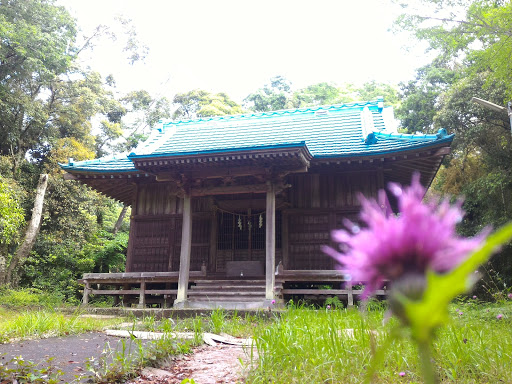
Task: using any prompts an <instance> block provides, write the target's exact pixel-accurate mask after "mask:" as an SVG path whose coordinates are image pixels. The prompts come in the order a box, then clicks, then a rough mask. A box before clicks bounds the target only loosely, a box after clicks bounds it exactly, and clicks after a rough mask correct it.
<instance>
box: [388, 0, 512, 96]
mask: <svg viewBox="0 0 512 384" xmlns="http://www.w3.org/2000/svg"><path fill="white" fill-rule="evenodd" d="M415 4H418V5H419V6H417V7H411V6H410V4H401V5H402V7H403V9H404V10H405V12H404V13H403V14H402V15H401V16H400V17H399V18H398V19H397V21H396V22H395V27H396V29H398V30H406V31H410V32H412V33H413V34H414V36H415V37H416V38H417V39H418V40H422V41H426V42H427V43H428V44H429V47H430V49H433V50H436V51H437V52H439V53H440V54H442V55H443V56H444V57H446V58H449V59H450V60H451V61H452V63H454V64H464V65H465V66H466V67H467V69H468V74H470V75H477V74H478V73H482V72H486V73H488V78H487V81H486V82H485V84H484V85H485V86H486V87H488V86H490V85H492V84H497V83H501V84H503V86H504V87H505V89H506V91H505V94H504V100H502V102H505V101H509V100H510V98H512V82H511V81H510V77H511V74H512V60H510V58H511V57H512V39H511V37H512V3H511V2H510V1H505V0H478V1H477V0H473V1H463V0H458V1H455V0H419V1H417V2H416V3H415Z"/></svg>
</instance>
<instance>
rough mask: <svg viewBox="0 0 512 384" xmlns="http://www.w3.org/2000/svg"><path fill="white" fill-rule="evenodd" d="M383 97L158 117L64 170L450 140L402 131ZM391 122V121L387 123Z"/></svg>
mask: <svg viewBox="0 0 512 384" xmlns="http://www.w3.org/2000/svg"><path fill="white" fill-rule="evenodd" d="M382 111H383V108H382V100H376V101H371V102H364V103H352V104H340V105H331V106H323V107H315V108H302V109H292V110H282V111H276V112H266V113H251V114H245V115H235V116H221V117H211V118H202V119H195V120H184V121H165V122H161V123H160V126H159V127H158V128H157V129H154V130H153V132H152V135H151V137H150V138H149V139H148V140H147V141H146V142H145V143H143V144H142V145H140V146H139V147H138V148H137V149H136V150H135V151H134V152H133V153H131V154H130V155H128V156H127V157H126V156H125V157H118V158H115V159H99V160H93V161H88V162H76V163H73V164H72V165H64V166H63V168H64V169H66V170H76V171H80V170H82V171H89V172H102V171H117V172H129V171H136V169H135V168H134V167H133V164H132V163H131V161H130V159H137V158H145V157H148V158H149V157H151V158H152V157H172V156H187V155H192V154H194V155H195V154H201V153H212V152H213V153H215V152H226V151H244V150H254V149H261V148H274V147H280V146H286V145H291V144H293V143H298V142H304V143H305V144H306V146H307V148H308V149H309V151H310V153H311V154H312V156H313V158H328V157H329V158H330V157H358V156H372V155H380V154H386V153H392V152H399V151H404V150H411V149H415V148H422V147H428V146H431V145H435V144H438V143H441V142H447V143H449V142H451V140H452V139H453V135H450V136H448V135H446V134H445V132H444V133H443V134H438V135H400V134H397V133H396V132H394V131H393V130H392V129H391V128H390V127H389V126H386V124H387V122H386V121H385V119H384V117H383V113H382ZM388 125H389V124H388Z"/></svg>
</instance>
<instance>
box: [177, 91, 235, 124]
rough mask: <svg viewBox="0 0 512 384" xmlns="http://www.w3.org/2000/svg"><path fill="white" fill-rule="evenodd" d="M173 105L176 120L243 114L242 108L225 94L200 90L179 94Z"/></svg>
mask: <svg viewBox="0 0 512 384" xmlns="http://www.w3.org/2000/svg"><path fill="white" fill-rule="evenodd" d="M173 104H174V105H175V106H176V109H175V111H174V113H173V115H172V117H173V118H174V119H184V120H187V119H195V118H198V117H208V116H223V115H235V114H239V113H242V112H243V110H242V107H241V106H240V105H238V104H237V103H236V102H235V101H233V100H231V99H230V98H229V96H228V95H226V94H225V93H217V94H211V93H210V92H208V91H204V90H200V89H195V90H193V91H189V92H186V93H179V94H177V95H176V96H175V97H174V100H173Z"/></svg>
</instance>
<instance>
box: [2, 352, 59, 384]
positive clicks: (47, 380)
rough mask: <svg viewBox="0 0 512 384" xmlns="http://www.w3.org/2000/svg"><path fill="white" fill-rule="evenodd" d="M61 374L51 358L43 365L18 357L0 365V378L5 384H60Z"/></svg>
mask: <svg viewBox="0 0 512 384" xmlns="http://www.w3.org/2000/svg"><path fill="white" fill-rule="evenodd" d="M41 365H42V367H41ZM63 374H64V372H63V371H61V370H60V369H57V368H56V367H55V365H54V363H53V358H48V359H46V360H45V362H43V363H35V362H33V361H26V360H24V359H23V357H21V356H19V357H14V358H12V359H11V360H9V361H4V362H2V364H0V377H1V378H2V380H6V381H5V382H6V383H20V384H21V383H23V384H24V383H44V384H57V383H60V382H61V380H60V377H61V376H62V375H63Z"/></svg>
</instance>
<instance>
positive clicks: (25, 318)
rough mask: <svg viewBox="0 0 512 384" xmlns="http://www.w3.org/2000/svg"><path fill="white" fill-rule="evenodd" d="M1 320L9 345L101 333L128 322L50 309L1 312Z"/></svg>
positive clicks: (2, 333) (0, 332) (1, 332)
mask: <svg viewBox="0 0 512 384" xmlns="http://www.w3.org/2000/svg"><path fill="white" fill-rule="evenodd" d="M24 295H25V296H26V294H24ZM46 297H47V296H46ZM44 299H45V296H43V298H41V299H37V301H38V302H39V303H41V302H42V301H43V300H44ZM20 309H21V310H20ZM0 320H1V321H0V340H2V342H8V341H9V340H12V339H33V338H44V337H53V336H63V335H68V334H79V333H84V332H89V331H99V330H102V329H103V327H105V326H107V325H109V326H113V325H115V324H119V323H120V322H122V321H125V320H126V319H123V318H115V319H106V320H100V319H95V318H90V317H81V316H80V314H79V313H73V314H71V315H65V314H63V313H59V312H57V311H55V310H53V309H50V308H49V307H47V309H44V310H33V309H29V307H26V306H22V307H18V308H15V309H9V310H6V309H2V310H0Z"/></svg>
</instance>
